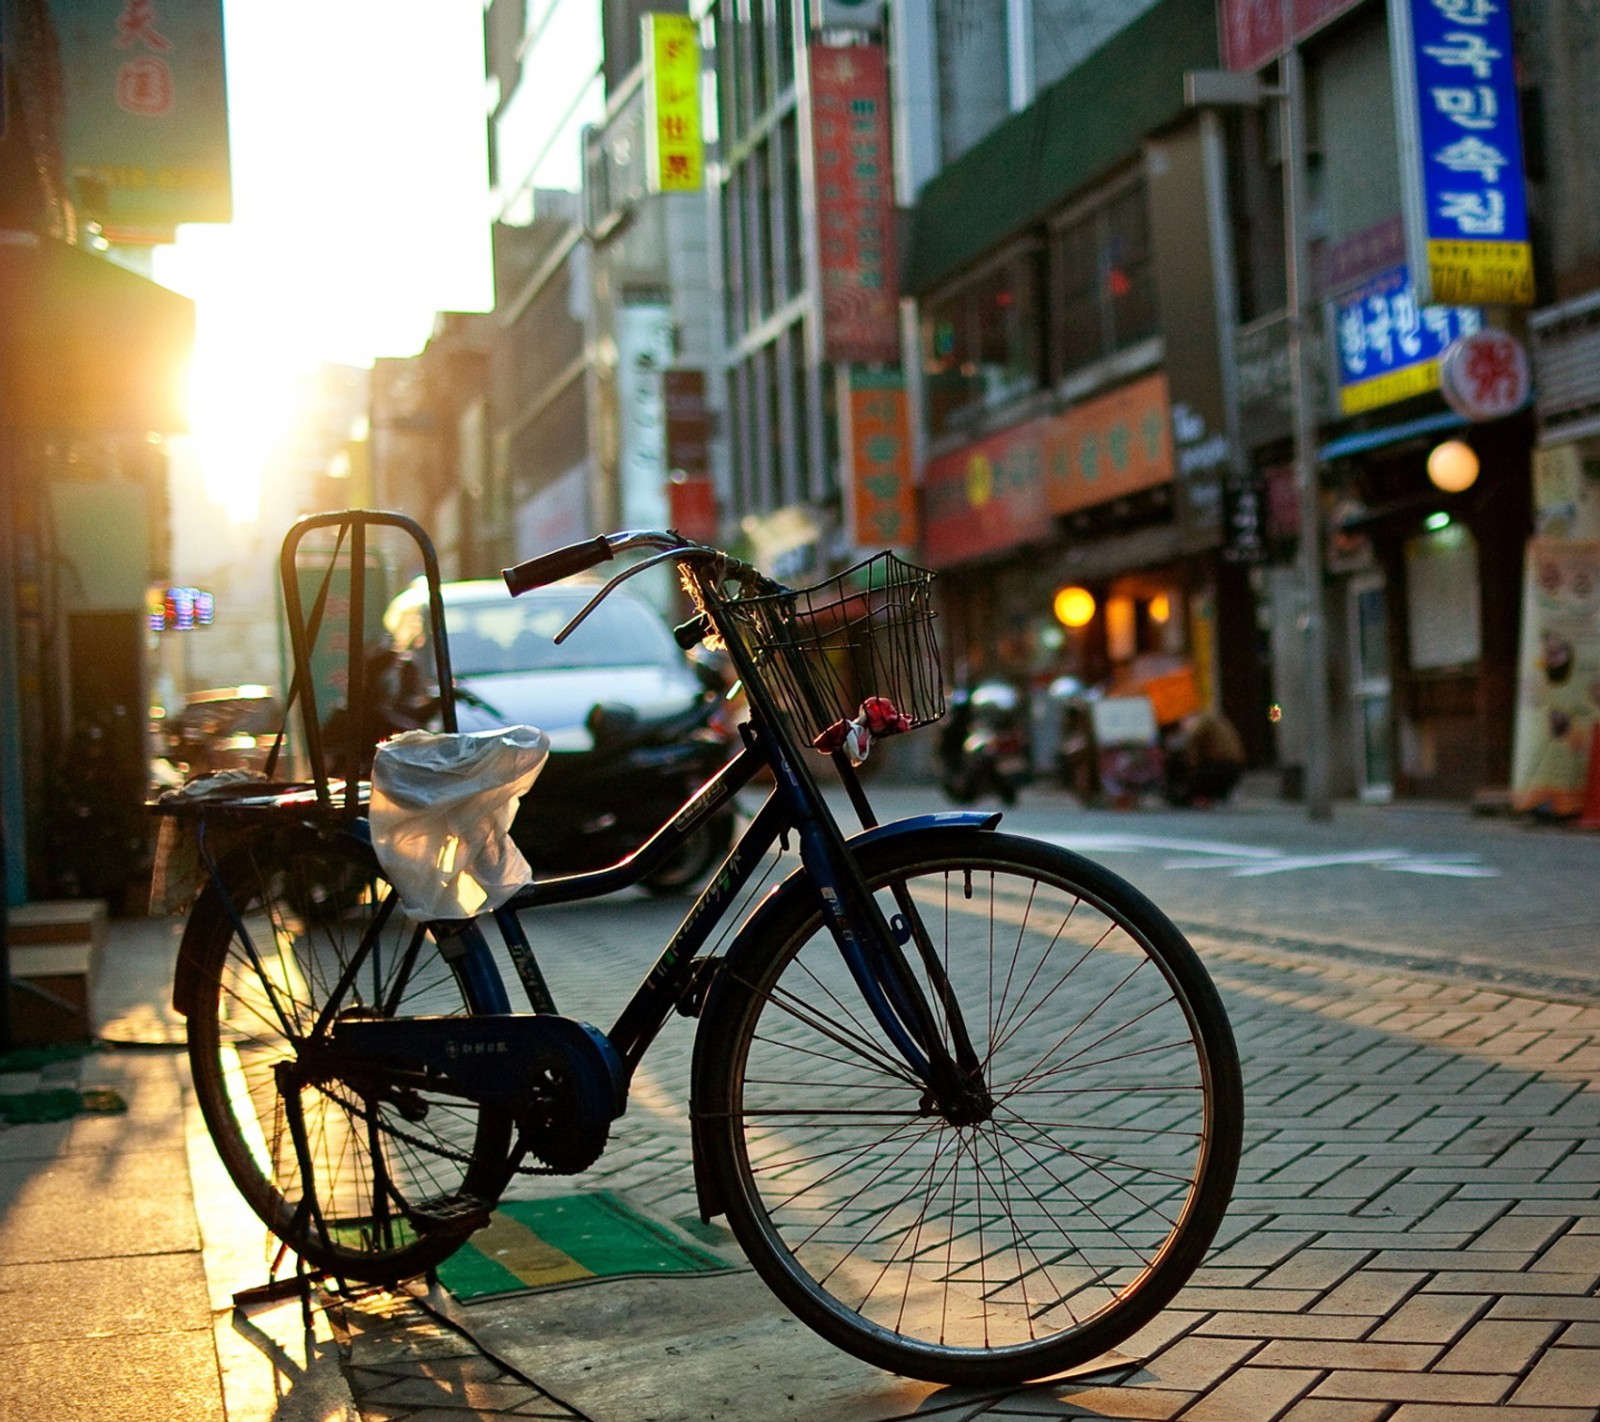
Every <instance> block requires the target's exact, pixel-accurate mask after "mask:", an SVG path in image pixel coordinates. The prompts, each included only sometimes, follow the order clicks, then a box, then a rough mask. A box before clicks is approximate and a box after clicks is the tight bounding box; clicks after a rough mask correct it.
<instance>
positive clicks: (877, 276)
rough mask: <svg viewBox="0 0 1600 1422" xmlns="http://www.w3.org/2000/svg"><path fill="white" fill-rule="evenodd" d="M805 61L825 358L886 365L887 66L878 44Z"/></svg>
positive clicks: (890, 208)
mask: <svg viewBox="0 0 1600 1422" xmlns="http://www.w3.org/2000/svg"><path fill="white" fill-rule="evenodd" d="M808 53H809V55H810V63H811V143H812V153H813V159H814V163H815V167H816V181H817V231H818V239H819V240H818V245H819V249H820V254H821V266H822V340H823V350H824V354H825V356H826V358H827V359H828V360H831V361H835V362H838V363H840V364H848V363H850V362H853V361H859V362H863V363H868V362H873V361H877V362H883V363H886V364H894V363H897V362H898V361H899V359H900V316H899V299H898V298H899V292H898V285H899V276H898V273H897V272H896V270H895V252H894V181H893V178H894V172H893V167H892V163H891V150H890V145H889V119H890V115H889V68H888V61H887V60H886V59H885V57H884V49H883V46H882V45H877V44H856V45H845V46H839V47H835V46H831V45H821V44H814V45H811V46H810V48H809V50H808Z"/></svg>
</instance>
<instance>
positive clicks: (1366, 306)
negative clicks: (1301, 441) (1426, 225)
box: [1334, 267, 1483, 415]
mask: <svg viewBox="0 0 1600 1422" xmlns="http://www.w3.org/2000/svg"><path fill="white" fill-rule="evenodd" d="M1334 319H1335V328H1336V330H1337V331H1338V337H1339V409H1340V411H1341V413H1343V414H1346V415H1354V414H1359V413H1360V412H1361V411H1362V410H1372V409H1376V408H1377V407H1378V406H1379V405H1390V404H1393V403H1394V402H1395V401H1396V400H1405V399H1408V398H1409V397H1410V396H1412V395H1422V394H1425V393H1426V392H1428V391H1430V390H1437V389H1438V388H1439V362H1440V359H1441V358H1442V357H1443V355H1444V353H1445V350H1446V348H1447V347H1448V346H1449V345H1450V343H1451V342H1452V341H1454V340H1455V339H1456V338H1457V337H1460V336H1467V335H1472V334H1474V333H1476V332H1477V331H1479V330H1481V329H1482V327H1483V313H1482V312H1481V311H1479V310H1477V309H1476V308H1475V307H1471V306H1421V305H1419V304H1418V302H1417V294H1416V291H1415V289H1414V288H1413V286H1412V282H1411V277H1410V275H1409V273H1408V272H1407V270H1406V268H1404V267H1392V268H1390V269H1389V270H1388V271H1386V272H1380V273H1379V274H1378V275H1377V276H1375V277H1374V278H1373V279H1372V280H1371V281H1369V282H1366V283H1364V284H1363V285H1361V286H1358V287H1356V288H1355V290H1353V291H1349V292H1346V293H1345V294H1344V295H1343V296H1341V297H1340V298H1339V300H1338V303H1337V310H1336V314H1335V318H1334Z"/></svg>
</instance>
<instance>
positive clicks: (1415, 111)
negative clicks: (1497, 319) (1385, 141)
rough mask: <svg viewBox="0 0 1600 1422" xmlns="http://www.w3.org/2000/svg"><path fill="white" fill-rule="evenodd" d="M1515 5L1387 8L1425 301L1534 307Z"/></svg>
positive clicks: (1452, 2) (1405, 3) (1464, 0)
mask: <svg viewBox="0 0 1600 1422" xmlns="http://www.w3.org/2000/svg"><path fill="white" fill-rule="evenodd" d="M1510 10H1511V0H1390V3H1389V14H1390V28H1391V31H1392V39H1393V42H1394V62H1395V77H1396V90H1397V99H1398V114H1399V123H1400V142H1401V153H1402V165H1403V170H1404V171H1403V174H1402V176H1403V179H1404V182H1405V198H1406V228H1407V233H1406V235H1407V252H1408V256H1409V257H1410V259H1411V264H1412V268H1413V270H1414V271H1415V273H1416V275H1417V278H1418V280H1417V289H1418V294H1419V295H1420V296H1421V297H1422V299H1423V300H1425V301H1428V300H1431V301H1444V302H1461V303H1494V304H1514V305H1531V304H1532V302H1533V253H1532V248H1531V247H1530V246H1529V242H1528V204H1527V195H1526V191H1525V188H1524V182H1523V171H1522V138H1521V132H1520V128H1519V125H1518V121H1517V87H1516V72H1515V65H1516V60H1515V56H1514V54H1513V52H1512V42H1511V14H1510Z"/></svg>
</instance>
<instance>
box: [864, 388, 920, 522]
mask: <svg viewBox="0 0 1600 1422" xmlns="http://www.w3.org/2000/svg"><path fill="white" fill-rule="evenodd" d="M850 475H851V479H850V485H851V494H852V506H851V514H852V518H853V524H852V526H853V528H854V529H855V542H856V546H857V547H858V548H909V547H911V546H912V545H914V544H915V543H916V541H917V505H916V497H915V494H914V492H913V490H912V487H911V418H910V414H909V411H908V409H907V406H906V387H905V379H904V377H902V376H901V374H900V372H899V371H898V370H897V371H894V372H892V373H884V374H877V373H874V372H871V371H865V370H852V371H851V372H850Z"/></svg>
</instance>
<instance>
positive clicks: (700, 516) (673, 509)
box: [667, 474, 717, 544]
mask: <svg viewBox="0 0 1600 1422" xmlns="http://www.w3.org/2000/svg"><path fill="white" fill-rule="evenodd" d="M667 522H668V524H669V525H670V526H671V527H672V528H675V529H677V531H678V532H679V533H681V534H682V535H683V536H684V537H685V538H687V539H689V540H690V541H691V542H694V543H711V544H715V543H716V541H717V489H716V485H715V484H713V483H712V482H711V476H710V475H708V474H686V475H682V476H679V475H676V474H675V475H673V477H672V478H670V479H668V480H667Z"/></svg>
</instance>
